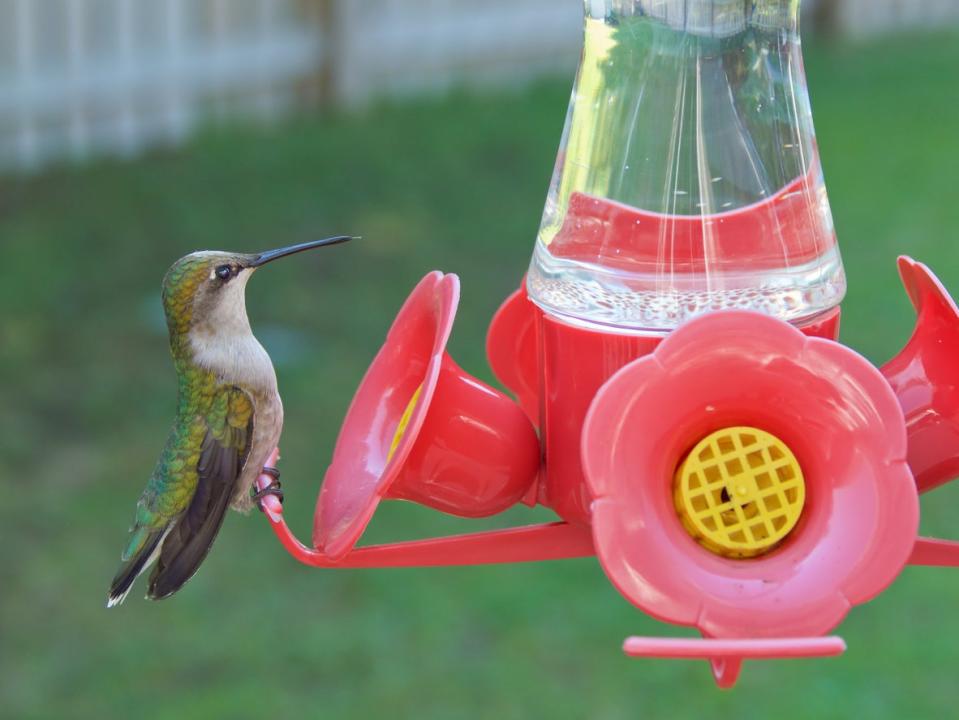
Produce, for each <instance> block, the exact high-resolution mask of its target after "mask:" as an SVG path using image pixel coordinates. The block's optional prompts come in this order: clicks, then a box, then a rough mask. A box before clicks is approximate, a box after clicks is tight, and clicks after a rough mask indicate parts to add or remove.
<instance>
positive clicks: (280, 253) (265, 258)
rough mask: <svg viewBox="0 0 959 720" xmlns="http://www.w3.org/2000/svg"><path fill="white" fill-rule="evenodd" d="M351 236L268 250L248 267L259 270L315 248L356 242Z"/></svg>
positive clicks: (340, 236)
mask: <svg viewBox="0 0 959 720" xmlns="http://www.w3.org/2000/svg"><path fill="white" fill-rule="evenodd" d="M355 239H356V238H353V237H351V236H349V235H337V236H336V237H331V238H324V239H322V240H311V241H310V242H305V243H300V244H299V245H290V246H289V247H283V248H277V249H276V250H267V251H266V252H261V253H260V254H259V255H256V256H255V257H254V258H253V260H252V261H251V262H250V263H249V265H248V267H251V268H258V267H260V266H261V265H266V264H267V263H268V262H273V261H274V260H279V259H280V258H282V257H286V256H287V255H295V254H296V253H299V252H304V251H306V250H312V249H313V248H319V247H326V246H327V245H338V244H340V243H344V242H349V241H350V240H355Z"/></svg>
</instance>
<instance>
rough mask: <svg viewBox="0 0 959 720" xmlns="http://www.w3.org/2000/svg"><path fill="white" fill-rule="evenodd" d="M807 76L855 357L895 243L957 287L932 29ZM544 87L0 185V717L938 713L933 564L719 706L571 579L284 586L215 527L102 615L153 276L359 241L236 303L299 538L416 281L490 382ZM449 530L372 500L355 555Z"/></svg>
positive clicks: (429, 574)
mask: <svg viewBox="0 0 959 720" xmlns="http://www.w3.org/2000/svg"><path fill="white" fill-rule="evenodd" d="M807 63H808V72H809V79H810V85H811V91H812V95H813V104H814V107H815V109H816V113H817V127H818V130H819V141H820V145H821V148H822V154H823V158H824V165H825V169H826V175H827V181H828V183H829V188H830V193H831V199H832V203H833V208H834V211H835V216H836V223H837V227H838V231H839V235H840V239H841V242H842V247H843V251H844V255H845V258H846V263H847V269H848V275H849V282H850V293H849V296H848V299H847V302H846V304H845V316H844V329H843V337H844V340H845V341H846V342H847V343H849V344H851V345H852V346H853V347H856V348H858V349H860V350H861V351H862V352H864V353H865V354H866V355H867V356H869V357H870V359H872V360H874V361H876V362H881V361H883V360H885V359H887V358H888V357H890V356H891V355H892V354H893V353H895V352H896V350H897V349H898V348H899V347H900V346H901V344H902V343H903V342H904V340H905V339H906V337H907V336H908V334H909V332H910V330H911V327H912V312H911V308H910V306H909V304H908V302H907V301H906V297H905V294H904V293H903V291H902V290H901V288H900V286H899V283H898V280H897V277H896V272H895V264H894V260H895V256H896V255H897V254H898V253H910V254H913V255H915V256H916V257H917V258H919V259H921V260H925V261H927V262H929V263H931V264H932V265H933V267H934V268H935V269H936V270H937V272H938V273H939V274H940V276H941V277H942V279H943V281H944V282H945V283H946V284H947V286H950V287H952V288H954V289H957V290H959V246H957V244H956V243H955V240H954V233H955V232H956V230H955V229H956V227H957V225H959V203H957V202H956V199H955V195H956V187H957V179H959V170H957V168H959V140H957V135H956V131H957V118H959V86H957V84H956V82H955V76H954V71H955V68H956V67H957V66H959V36H957V35H955V34H948V33H942V34H938V35H932V36H917V37H904V38H892V39H886V40H883V41H877V42H872V43H870V44H865V45H853V46H843V47H823V46H814V47H812V48H810V49H809V50H807ZM568 87H569V82H568V80H564V81H557V82H553V83H547V84H543V85H540V86H537V87H534V88H532V89H529V90H528V91H525V92H522V93H518V92H508V93H506V92H501V93H493V94H484V95H470V94H465V93H461V94H455V95H452V96H450V97H447V98H444V99H436V100H419V101H413V102H409V103H405V104H394V105H385V106H380V107H376V108H374V109H372V110H370V111H368V112H366V113H363V114H354V115H344V116H335V117H330V118H326V119H322V120H315V119H301V120H296V121H292V122H288V123H285V124H284V125H282V126H281V127H278V128H274V129H272V130H261V131H257V130H249V129H240V128H236V129H232V130H226V131H218V132H213V133H207V134H206V135H204V136H203V137H201V138H200V139H198V140H197V141H196V142H194V143H192V144H190V145H189V146H188V147H186V148H184V149H182V150H179V151H176V152H171V153H166V154H157V155H154V156H151V157H150V158H148V159H145V160H142V161H139V162H135V163H132V164H124V163H111V162H102V163H98V164H96V165H93V166H89V167H84V168H73V169H70V168H65V169H60V170H57V171H54V172H50V173H47V174H45V175H44V176H41V177H37V178H34V179H30V180H17V179H14V178H6V179H3V180H0V263H2V265H0V309H2V313H0V379H2V389H0V478H2V486H0V487H2V488H3V491H4V493H3V494H4V502H3V504H2V505H0V527H2V528H3V540H2V543H0V568H2V571H0V644H2V647H0V668H2V669H0V716H5V717H7V716H9V717H17V718H20V717H24V718H28V717H38V718H40V717H94V716H98V717H157V718H174V717H177V718H179V717H257V716H263V715H264V714H267V713H269V714H270V715H272V716H276V717H294V716H308V717H337V718H347V717H350V718H354V717H355V718H369V717H375V716H380V715H391V716H399V717H407V716H415V717H419V718H444V719H445V718H461V717H462V718H467V717H469V718H486V717H490V718H492V717H496V718H525V717H546V716H550V717H557V718H566V717H569V718H579V717H590V718H603V719H610V720H612V719H614V718H632V717H638V716H642V717H671V718H699V717H702V716H704V715H707V714H716V715H720V716H726V715H729V714H731V713H734V712H735V713H739V714H740V715H741V716H744V717H753V716H759V715H765V716H774V717H780V718H803V717H820V718H846V717H850V716H853V715H855V716H868V717H873V718H898V717H937V718H938V717H949V716H952V715H953V714H954V712H955V707H956V703H957V700H959V691H957V689H956V683H955V680H954V677H953V675H954V673H953V672H952V668H953V667H954V665H955V663H956V661H957V659H959V616H957V615H956V614H955V613H953V612H952V609H953V607H954V606H955V605H956V603H957V601H959V576H957V575H956V574H955V573H951V572H949V571H935V570H927V569H908V570H906V571H905V572H904V573H903V576H902V577H901V578H900V579H899V580H898V581H897V583H896V584H895V585H894V586H893V587H892V588H891V589H890V590H889V591H888V592H886V593H885V594H883V595H882V596H881V597H880V598H879V599H877V600H876V601H874V602H873V603H871V604H870V605H868V606H866V607H864V608H859V609H857V610H856V611H855V612H853V613H852V614H851V616H850V618H849V620H848V621H847V622H846V623H845V624H844V625H843V626H842V628H841V630H840V632H841V634H842V635H843V636H844V637H845V638H846V639H847V641H848V642H849V647H850V649H849V652H848V653H847V655H846V656H845V657H844V658H841V659H838V660H823V661H803V662H792V663H768V664H766V663H762V664H752V665H747V667H746V669H745V672H744V676H743V679H742V681H741V683H740V686H739V687H738V689H737V690H735V691H734V692H732V693H721V692H719V691H717V690H716V689H715V688H714V686H713V684H712V681H711V679H710V677H709V673H708V670H707V668H706V666H705V664H703V663H682V662H644V661H631V660H627V659H625V658H624V657H623V656H622V655H621V653H620V651H619V645H620V643H621V641H622V639H623V638H624V637H625V636H626V635H628V634H635V633H646V634H672V633H674V632H675V630H674V629H672V628H669V627H665V626H661V625H658V624H657V623H655V622H654V621H652V620H650V619H649V618H646V617H645V616H643V615H642V614H641V613H640V612H639V611H637V610H635V609H634V608H633V607H632V606H630V605H629V604H628V603H627V602H626V601H625V600H624V599H622V598H621V597H620V596H619V595H618V594H617V593H616V591H615V590H613V588H612V587H611V586H610V584H609V583H608V581H606V579H605V578H604V576H603V574H602V572H601V571H600V569H599V567H598V565H597V563H596V562H595V561H594V560H583V561H575V562H567V563H554V564H546V565H533V566H508V567H493V568H474V569H441V570H428V571H418V570H404V571H338V572H321V571H315V570H314V571H311V570H308V569H306V568H303V567H300V566H298V565H296V564H295V563H294V562H293V561H292V560H291V559H290V558H289V557H287V556H286V555H285V553H284V552H283V551H282V550H281V548H280V546H279V545H278V544H277V543H276V541H275V540H274V539H273V537H272V534H271V533H270V532H269V530H268V528H267V527H266V524H265V523H264V522H263V520H262V519H260V518H258V517H250V518H242V517H239V516H235V515H234V516H231V517H230V518H229V520H228V521H227V523H226V526H225V528H224V530H223V533H222V534H221V536H220V539H219V541H218V543H217V547H216V550H215V552H214V553H213V554H212V555H211V557H210V559H209V560H208V562H207V563H206V564H205V566H204V568H203V571H202V572H201V573H200V574H199V575H198V576H197V577H196V578H195V579H194V580H193V581H192V582H191V584H190V585H189V586H188V587H187V588H186V589H185V590H184V592H182V593H181V594H180V595H178V596H177V597H176V598H175V599H174V600H172V601H169V602H163V603H157V604H152V603H144V602H142V601H140V600H139V597H132V598H131V600H130V601H128V602H127V604H126V605H124V606H123V607H122V608H121V609H119V611H115V612H107V611H106V610H105V609H104V607H103V601H104V595H105V592H106V585H107V582H108V580H109V578H110V577H111V575H112V573H113V571H114V569H115V563H116V560H117V556H118V553H119V550H120V546H121V543H122V542H123V537H124V532H125V530H126V527H127V524H128V522H129V520H130V518H131V515H132V510H133V504H134V501H135V499H136V497H137V495H138V493H139V491H140V488H141V487H142V485H143V483H144V482H145V479H146V477H147V475H148V473H149V471H150V469H151V468H152V464H153V462H154V460H155V457H156V453H157V452H158V450H159V448H160V444H161V442H162V439H163V437H164V435H165V432H166V430H167V429H168V424H169V422H170V419H171V417H172V415H171V414H172V410H173V401H174V397H173V393H174V384H173V377H172V371H171V369H170V363H169V359H168V356H167V350H166V341H165V333H164V328H163V324H162V317H161V314H160V310H159V305H158V289H159V281H160V278H161V277H162V275H163V273H164V271H165V269H166V268H167V266H168V265H169V264H170V263H171V262H172V261H173V260H174V259H175V258H176V257H178V256H179V255H181V254H183V253H185V252H188V251H190V250H193V249H197V248H207V247H218V248H228V249H251V250H252V249H260V248H264V247H271V246H275V245H280V244H285V243H289V242H295V241H298V240H304V239H310V238H313V237H316V236H317V235H319V234H330V233H339V232H346V233H353V234H359V235H363V236H364V238H365V239H364V240H363V241H362V242H359V243H354V244H352V246H349V247H341V248H337V249H335V250H330V251H327V252H323V253H317V254H314V255H312V256H303V257H301V258H299V259H297V260H295V261H288V262H286V263H279V264H277V265H276V266H273V267H271V269H270V270H269V271H268V272H264V273H263V274H261V275H258V277H257V278H256V280H255V281H254V282H253V283H252V284H251V287H250V291H249V307H250V314H251V318H252V321H253V325H254V329H255V331H256V332H257V334H258V335H260V336H261V338H262V339H263V340H264V343H265V344H266V345H267V346H268V349H269V350H270V351H271V353H272V354H273V356H274V359H275V360H276V363H277V369H278V374H279V378H280V384H281V389H282V391H283V395H284V398H285V401H286V406H287V421H286V431H285V433H284V439H283V447H284V463H283V468H284V480H285V486H286V487H287V488H288V495H287V498H288V499H287V508H288V514H289V518H290V521H291V524H292V525H293V527H294V528H295V529H296V530H297V531H298V532H299V533H300V534H301V535H303V536H307V535H308V529H309V524H310V517H311V514H312V505H313V502H314V498H315V495H316V492H317V490H318V486H319V482H320V479H321V477H322V471H323V468H324V466H325V463H326V461H327V459H328V457H329V454H330V451H331V447H332V443H333V440H334V438H335V434H336V431H337V429H338V425H339V421H340V419H341V417H342V415H343V412H344V411H345V409H346V406H347V403H348V401H349V398H350V395H351V393H352V390H353V388H354V387H355V385H356V383H357V382H358V380H359V378H360V377H361V375H362V372H363V370H364V369H365V367H366V365H367V363H368V361H369V360H370V358H371V357H372V355H373V354H374V352H375V350H376V348H377V347H378V346H379V343H380V342H381V340H382V337H383V335H384V333H385V331H386V329H387V327H388V325H389V322H390V321H391V319H392V317H393V314H394V312H395V311H396V309H397V308H398V307H399V305H400V303H401V302H402V300H403V299H404V297H405V296H406V294H407V292H408V291H409V289H410V288H411V287H412V286H413V284H414V283H415V282H416V281H417V280H418V279H419V277H421V276H422V275H423V274H424V273H425V272H427V271H428V270H430V269H432V268H434V267H435V268H441V269H443V270H446V271H455V272H457V273H459V274H460V275H461V277H462V280H463V302H462V307H461V311H460V314H459V318H458V320H457V325H456V330H455V333H454V339H453V342H452V352H453V354H454V355H455V356H456V357H457V358H458V359H459V361H460V362H461V364H463V365H464V367H466V368H468V369H471V370H473V371H474V372H476V373H477V374H478V375H480V376H481V377H483V378H484V379H487V380H490V374H489V371H488V370H487V369H486V365H485V359H484V357H483V339H484V334H485V328H486V324H487V322H488V320H489V318H490V317H491V315H492V313H493V311H494V310H495V308H496V306H497V305H498V303H499V302H500V301H501V299H502V298H503V297H505V295H506V294H507V293H508V292H510V291H511V290H512V289H513V288H514V287H515V286H516V284H517V283H518V281H519V279H520V277H521V275H522V273H523V272H524V270H525V266H526V263H527V262H528V258H529V253H530V250H531V248H532V242H533V237H534V234H535V231H536V228H537V225H538V221H539V215H540V210H541V207H542V202H543V198H544V194H545V189H546V186H547V183H548V180H549V174H550V170H551V167H552V163H553V160H554V156H555V149H556V144H557V141H558V139H559V134H560V130H561V123H562V120H563V116H564V111H565V105H566V101H567V97H568ZM924 513H925V515H924V520H923V525H924V530H925V531H926V532H929V533H936V534H941V535H947V536H948V535H950V534H951V535H953V536H956V535H959V533H956V532H955V531H954V529H953V526H954V522H953V519H954V518H955V517H957V516H959V494H957V491H956V490H954V489H950V488H946V489H943V490H939V491H937V492H936V493H934V494H933V495H931V496H929V497H928V498H926V499H925V501H924ZM544 515H546V514H545V513H544V512H542V511H539V512H530V511H515V512H513V513H510V514H508V516H507V517H506V518H501V519H497V520H496V521H494V522H493V524H499V525H502V524H506V523H510V522H521V521H525V520H528V519H530V518H541V517H543V516H544ZM468 527H474V526H471V525H469V523H464V522H462V521H455V520H452V519H449V518H443V517H439V516H437V515H434V514H432V513H430V512H428V511H425V510H422V509H419V508H416V507H412V506H406V505H401V504H394V505H389V506H387V507H384V508H382V509H381V511H380V513H379V515H378V517H377V519H376V520H375V522H374V526H373V528H372V529H371V533H370V537H372V538H373V539H376V540H383V539H387V538H398V537H403V538H406V537H416V536H424V535H429V534H433V533H444V532H449V531H452V530H455V529H463V528H468ZM135 595H138V593H135Z"/></svg>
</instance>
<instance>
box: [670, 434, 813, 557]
mask: <svg viewBox="0 0 959 720" xmlns="http://www.w3.org/2000/svg"><path fill="white" fill-rule="evenodd" d="M673 500H674V502H675V504H676V511H677V512H678V513H679V517H680V519H681V520H682V522H683V525H684V526H685V528H686V530H688V531H689V533H690V535H692V536H693V537H694V538H696V540H697V541H699V543H700V545H702V546H703V547H705V548H707V549H708V550H711V551H712V552H714V553H716V554H717V555H722V556H723V557H729V558H750V557H757V556H759V555H762V554H763V553H767V552H769V551H770V550H772V549H774V548H775V547H776V546H777V545H778V544H779V543H780V542H782V541H783V540H784V539H785V538H786V536H787V535H789V533H790V532H791V531H792V529H793V528H794V527H796V523H797V522H799V516H800V515H801V514H802V509H803V504H804V503H805V501H806V483H805V481H804V480H803V474H802V469H801V468H800V467H799V462H798V461H797V460H796V456H795V455H793V453H792V451H791V450H790V449H789V447H788V446H787V445H786V444H785V443H784V442H783V441H782V440H780V439H779V438H777V437H776V436H775V435H771V434H769V433H768V432H765V431H763V430H757V429H756V428H750V427H731V428H726V429H724V430H719V431H717V432H714V433H713V434H712V435H710V436H709V437H707V438H705V439H704V440H703V441H702V442H700V443H699V444H698V445H697V446H696V447H695V448H693V450H692V452H690V453H689V455H688V456H687V457H686V459H685V460H684V461H683V463H682V464H681V465H680V466H679V469H678V470H677V471H676V478H675V486H674V493H673Z"/></svg>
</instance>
